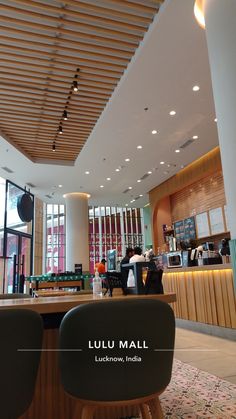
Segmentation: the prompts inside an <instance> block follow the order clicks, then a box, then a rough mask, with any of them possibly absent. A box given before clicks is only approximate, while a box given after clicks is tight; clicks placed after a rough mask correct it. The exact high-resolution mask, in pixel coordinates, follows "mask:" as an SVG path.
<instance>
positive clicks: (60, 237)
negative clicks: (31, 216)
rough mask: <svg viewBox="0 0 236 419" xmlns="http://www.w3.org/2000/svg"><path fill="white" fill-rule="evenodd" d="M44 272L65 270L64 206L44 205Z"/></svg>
mask: <svg viewBox="0 0 236 419" xmlns="http://www.w3.org/2000/svg"><path fill="white" fill-rule="evenodd" d="M46 223H47V226H46V266H45V270H46V273H60V272H65V206H64V205H51V204H48V205H47V207H46Z"/></svg>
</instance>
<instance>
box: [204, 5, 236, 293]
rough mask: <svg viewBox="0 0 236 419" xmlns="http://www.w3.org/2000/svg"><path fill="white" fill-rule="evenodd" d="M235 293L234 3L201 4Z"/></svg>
mask: <svg viewBox="0 0 236 419" xmlns="http://www.w3.org/2000/svg"><path fill="white" fill-rule="evenodd" d="M202 4H203V12H204V18H205V27H206V38H207V45H208V54H209V61H210V68H211V77H212V88H213V95H214V100H215V109H216V117H217V120H218V121H217V125H218V135H219V144H220V152H221V160H222V168H223V175H224V185H225V196H226V203H227V215H228V220H229V228H230V233H231V241H230V250H231V260H232V266H233V273H234V286H235V290H236V180H235V177H236V176H235V175H236V0H224V1H222V0H204V1H203V3H202Z"/></svg>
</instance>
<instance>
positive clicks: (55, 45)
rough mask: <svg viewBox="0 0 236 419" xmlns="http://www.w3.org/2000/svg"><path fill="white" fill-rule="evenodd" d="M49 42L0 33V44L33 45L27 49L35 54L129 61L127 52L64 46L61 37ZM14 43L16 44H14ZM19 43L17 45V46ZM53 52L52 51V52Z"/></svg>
mask: <svg viewBox="0 0 236 419" xmlns="http://www.w3.org/2000/svg"><path fill="white" fill-rule="evenodd" d="M51 42H52V43H51V44H48V43H43V42H40V41H38V40H33V41H31V40H29V39H21V38H16V37H15V38H14V37H11V36H4V35H2V34H1V45H4V46H5V48H7V47H10V48H11V49H12V50H18V49H20V50H22V47H21V45H24V46H26V47H28V46H29V47H30V46H32V47H34V48H35V49H30V48H28V49H27V51H32V52H34V53H37V54H40V53H41V54H43V55H45V54H47V55H48V54H50V57H51V55H52V52H53V51H56V54H57V55H59V56H60V57H63V56H64V57H66V58H68V59H69V58H70V59H71V60H72V59H73V57H72V56H71V55H72V54H73V56H74V57H75V59H77V60H78V59H85V60H93V59H94V60H95V61H102V62H104V61H105V62H107V63H111V64H113V63H114V64H116V65H122V66H126V65H127V62H129V60H130V58H131V57H132V55H133V54H132V53H130V52H129V53H127V52H124V54H123V53H122V54H116V53H114V54H107V53H104V52H99V51H96V52H94V51H92V50H91V49H90V48H85V49H83V50H82V49H78V48H77V49H76V48H69V47H65V46H62V45H60V43H61V38H51ZM15 44H16V45H15ZM18 45H19V47H18ZM38 47H41V48H43V49H49V50H50V52H46V51H44V50H40V49H39V48H38ZM61 51H63V52H65V53H68V55H66V54H65V55H61ZM53 53H54V52H53Z"/></svg>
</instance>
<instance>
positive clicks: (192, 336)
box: [175, 328, 236, 384]
mask: <svg viewBox="0 0 236 419" xmlns="http://www.w3.org/2000/svg"><path fill="white" fill-rule="evenodd" d="M175 358H177V359H179V360H180V361H182V362H187V363H188V364H190V365H193V366H194V367H196V368H199V369H201V370H204V371H207V372H209V373H210V374H214V375H216V376H218V377H220V378H223V379H224V380H227V381H230V382H231V383H234V384H236V342H233V341H231V340H227V339H222V338H218V337H215V336H210V335H206V334H203V333H197V332H193V331H190V330H187V329H182V328H177V329H176V340H175Z"/></svg>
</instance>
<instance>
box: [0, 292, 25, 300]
mask: <svg viewBox="0 0 236 419" xmlns="http://www.w3.org/2000/svg"><path fill="white" fill-rule="evenodd" d="M13 298H32V295H29V294H20V293H14V294H0V300H11V299H13Z"/></svg>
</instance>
